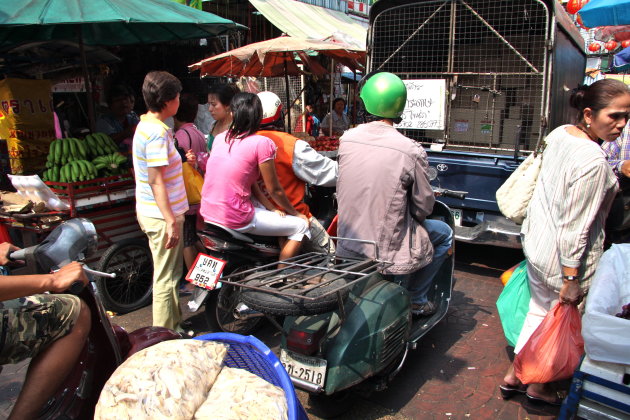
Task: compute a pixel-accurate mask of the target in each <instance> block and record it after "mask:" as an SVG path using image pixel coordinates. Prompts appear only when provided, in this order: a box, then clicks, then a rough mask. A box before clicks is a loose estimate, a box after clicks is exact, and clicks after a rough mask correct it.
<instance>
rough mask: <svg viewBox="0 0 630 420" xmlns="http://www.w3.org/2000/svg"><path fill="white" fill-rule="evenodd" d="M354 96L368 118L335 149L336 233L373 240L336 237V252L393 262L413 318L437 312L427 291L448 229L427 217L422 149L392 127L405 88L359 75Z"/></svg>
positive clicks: (381, 76) (394, 79)
mask: <svg viewBox="0 0 630 420" xmlns="http://www.w3.org/2000/svg"><path fill="white" fill-rule="evenodd" d="M363 83H364V84H363V88H362V89H361V94H360V96H361V99H362V100H363V103H364V105H365V109H366V111H367V112H368V113H369V118H368V121H370V122H368V123H366V124H361V125H359V126H358V127H356V128H353V129H351V130H349V131H347V132H346V133H345V134H344V135H343V136H342V137H341V143H340V146H339V154H338V159H339V178H338V181H337V194H338V200H339V222H338V234H339V236H340V237H345V238H353V239H363V240H368V241H375V242H376V244H377V246H378V255H375V247H374V246H373V245H372V244H367V243H360V242H355V241H344V240H339V244H338V248H337V249H338V251H337V252H338V254H339V255H342V256H343V255H345V256H362V257H370V258H374V257H378V258H379V259H381V260H384V261H390V262H392V263H393V264H392V265H390V266H388V267H385V268H384V269H383V274H386V275H390V276H391V277H392V280H394V281H397V282H400V283H401V284H403V283H404V284H406V285H407V288H408V289H409V292H410V294H411V304H412V307H411V311H412V313H413V314H414V315H419V316H428V315H431V314H433V313H435V311H436V309H437V308H436V305H435V303H433V302H431V301H429V299H428V292H429V290H430V288H431V284H432V281H433V278H434V277H435V275H436V274H437V272H438V270H439V268H440V266H441V264H442V262H443V261H444V260H445V259H446V257H447V256H448V253H449V250H450V249H451V246H452V243H453V231H452V230H451V228H450V227H449V226H448V225H447V224H446V223H444V222H440V221H437V220H428V219H426V217H427V216H428V215H429V214H430V213H431V212H432V210H433V204H434V202H435V197H434V194H433V190H432V189H431V185H430V184H429V178H428V176H427V174H426V169H427V167H428V160H427V154H426V152H425V151H424V149H423V148H422V146H420V145H418V144H416V143H415V142H414V141H413V140H411V139H410V138H408V137H405V136H404V135H402V134H401V133H400V132H398V130H396V128H395V127H394V123H398V122H400V121H401V115H402V113H403V110H404V109H405V104H406V101H407V88H406V87H405V84H404V83H403V81H402V80H400V78H399V77H398V76H396V75H394V74H392V73H386V72H380V73H375V74H372V75H368V76H367V77H366V78H364V81H363Z"/></svg>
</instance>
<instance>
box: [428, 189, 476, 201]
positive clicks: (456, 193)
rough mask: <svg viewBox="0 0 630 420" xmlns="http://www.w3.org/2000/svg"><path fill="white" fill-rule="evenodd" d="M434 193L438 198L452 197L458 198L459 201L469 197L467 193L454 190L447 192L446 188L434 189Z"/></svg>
mask: <svg viewBox="0 0 630 420" xmlns="http://www.w3.org/2000/svg"><path fill="white" fill-rule="evenodd" d="M433 192H435V195H436V196H437V197H451V198H457V199H459V200H464V199H465V198H466V196H467V195H468V192H467V191H454V190H447V189H444V188H433Z"/></svg>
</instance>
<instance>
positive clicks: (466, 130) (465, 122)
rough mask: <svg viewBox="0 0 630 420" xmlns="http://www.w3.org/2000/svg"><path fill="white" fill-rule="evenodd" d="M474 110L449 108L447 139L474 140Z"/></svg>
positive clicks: (456, 140) (457, 140)
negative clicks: (448, 135)
mask: <svg viewBox="0 0 630 420" xmlns="http://www.w3.org/2000/svg"><path fill="white" fill-rule="evenodd" d="M474 125H475V110H474V109H460V108H451V113H450V120H449V134H450V137H449V141H451V142H457V143H461V142H465V143H472V142H473V141H474V130H473V127H474Z"/></svg>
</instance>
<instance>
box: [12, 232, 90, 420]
mask: <svg viewBox="0 0 630 420" xmlns="http://www.w3.org/2000/svg"><path fill="white" fill-rule="evenodd" d="M17 250H18V248H16V247H14V246H13V245H11V244H9V243H2V244H0V266H4V265H6V264H7V263H8V262H9V260H8V255H9V253H10V252H13V251H17ZM75 281H81V282H82V283H83V284H86V283H87V277H86V276H85V273H84V272H83V267H82V266H81V264H79V263H77V262H73V263H70V264H67V265H65V266H64V267H62V268H61V269H60V270H59V271H57V272H55V273H51V274H36V275H20V276H10V277H9V276H4V275H0V317H2V322H0V365H4V364H9V363H18V362H20V361H22V360H25V359H28V358H29V357H30V358H32V360H31V363H30V365H29V367H28V372H27V374H26V379H25V380H24V385H23V386H22V391H21V392H20V396H19V397H18V399H17V401H16V403H15V405H14V406H13V410H12V411H11V415H10V416H9V419H19V420H28V419H33V418H36V417H37V415H38V413H39V411H40V410H41V409H42V407H43V406H44V404H45V403H46V401H48V399H49V398H50V397H52V396H53V395H54V394H55V392H56V391H57V389H58V388H59V387H60V386H61V384H62V383H63V381H64V380H65V379H66V377H67V376H68V374H69V373H70V371H71V369H72V367H73V366H74V364H75V363H76V361H77V359H78V357H79V354H80V353H81V350H82V349H83V346H84V345H85V340H86V339H87V336H88V333H89V332H90V325H91V323H90V310H89V308H88V307H87V306H86V305H85V303H84V302H83V301H82V300H80V299H79V298H78V297H77V296H74V295H67V294H43V293H45V292H48V291H51V292H63V291H65V290H67V289H68V288H69V287H70V286H71V285H72V283H74V282H75Z"/></svg>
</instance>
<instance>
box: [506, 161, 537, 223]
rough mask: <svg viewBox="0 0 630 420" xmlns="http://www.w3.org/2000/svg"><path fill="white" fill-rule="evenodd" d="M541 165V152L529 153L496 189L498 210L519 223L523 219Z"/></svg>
mask: <svg viewBox="0 0 630 420" xmlns="http://www.w3.org/2000/svg"><path fill="white" fill-rule="evenodd" d="M541 166H542V152H534V153H532V154H530V155H529V156H527V159H525V160H524V161H523V163H521V164H520V165H519V166H518V168H516V170H515V171H514V172H513V173H512V175H510V177H509V178H508V179H507V180H506V181H505V182H504V183H503V185H501V187H500V188H499V189H498V190H497V194H496V197H497V204H498V205H499V210H501V213H503V215H504V216H505V217H507V218H508V219H510V220H512V221H513V222H515V223H517V224H519V225H520V224H522V223H523V220H525V214H526V212H527V206H528V205H529V202H530V200H531V199H532V195H533V194H534V188H535V187H536V181H537V180H538V174H539V173H540V167H541Z"/></svg>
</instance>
